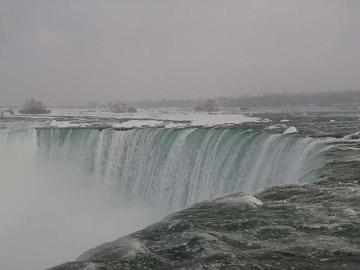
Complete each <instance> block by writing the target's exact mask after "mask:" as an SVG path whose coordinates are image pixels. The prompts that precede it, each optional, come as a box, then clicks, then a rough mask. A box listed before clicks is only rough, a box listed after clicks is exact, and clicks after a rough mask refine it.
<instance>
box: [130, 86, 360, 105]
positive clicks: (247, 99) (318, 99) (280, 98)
mask: <svg viewBox="0 0 360 270" xmlns="http://www.w3.org/2000/svg"><path fill="white" fill-rule="evenodd" d="M205 100H208V99H197V100H193V99H183V100H168V99H163V100H159V101H141V102H136V103H134V104H133V105H134V106H136V107H195V106H197V105H199V104H202V103H203V102H204V101H205ZM213 100H214V101H215V103H216V105H217V106H218V107H238V108H249V107H290V106H327V107H334V106H346V107H349V106H360V90H357V91H342V92H340V91H339V92H321V93H297V94H294V93H287V92H284V93H276V94H264V95H257V96H250V95H243V96H240V97H217V98H214V99H213Z"/></svg>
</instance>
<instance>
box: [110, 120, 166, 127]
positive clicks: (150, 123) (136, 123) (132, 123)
mask: <svg viewBox="0 0 360 270" xmlns="http://www.w3.org/2000/svg"><path fill="white" fill-rule="evenodd" d="M112 126H113V127H114V128H137V127H158V126H164V121H157V120H129V121H126V122H123V123H114V124H113V125H112Z"/></svg>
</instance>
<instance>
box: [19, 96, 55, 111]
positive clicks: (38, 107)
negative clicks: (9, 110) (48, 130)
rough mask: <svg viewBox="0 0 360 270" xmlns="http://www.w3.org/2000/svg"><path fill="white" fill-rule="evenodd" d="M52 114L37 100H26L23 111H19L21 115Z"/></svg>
mask: <svg viewBox="0 0 360 270" xmlns="http://www.w3.org/2000/svg"><path fill="white" fill-rule="evenodd" d="M50 112H51V111H50V110H48V109H47V108H46V107H45V106H44V104H43V103H42V102H41V101H40V100H36V99H35V98H31V99H28V100H26V101H25V103H24V105H23V107H22V109H20V110H19V113H23V114H48V113H50Z"/></svg>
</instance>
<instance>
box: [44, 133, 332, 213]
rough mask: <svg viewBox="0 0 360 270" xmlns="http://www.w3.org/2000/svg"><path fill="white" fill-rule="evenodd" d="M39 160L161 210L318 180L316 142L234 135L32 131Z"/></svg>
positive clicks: (322, 148) (320, 148) (320, 146)
mask: <svg viewBox="0 0 360 270" xmlns="http://www.w3.org/2000/svg"><path fill="white" fill-rule="evenodd" d="M37 136H38V138H37V140H38V146H39V153H40V156H41V158H43V159H46V160H53V161H56V162H57V163H61V164H66V166H67V168H72V170H78V171H79V172H81V173H82V174H85V175H87V176H88V177H89V179H92V180H93V181H95V182H96V183H97V184H99V185H104V186H106V187H110V188H111V189H112V190H115V191H116V192H118V194H119V196H121V197H123V198H126V199H131V200H135V201H140V202H144V203H150V204H152V205H154V206H155V207H158V208H164V209H165V210H166V211H173V210H177V209H181V208H183V207H185V206H188V205H190V204H191V203H194V202H197V201H200V200H206V199H211V198H214V197H216V196H219V195H222V194H226V193H231V192H236V191H244V192H255V191H259V190H262V189H264V188H266V187H269V186H273V185H282V184H291V183H303V182H306V181H311V180H314V179H316V171H317V169H320V168H321V167H322V165H323V163H324V162H325V158H324V157H323V153H324V152H326V150H327V149H328V146H327V144H326V143H324V142H323V141H321V140H319V139H313V138H303V137H299V136H294V135H283V134H281V135H280V134H270V133H266V132H254V131H241V130H238V129H233V128H226V127H216V128H188V129H172V128H169V129H166V128H144V129H133V130H127V131H117V130H112V129H104V130H98V129H71V128H70V129H59V128H51V129H48V128H45V129H38V130H37Z"/></svg>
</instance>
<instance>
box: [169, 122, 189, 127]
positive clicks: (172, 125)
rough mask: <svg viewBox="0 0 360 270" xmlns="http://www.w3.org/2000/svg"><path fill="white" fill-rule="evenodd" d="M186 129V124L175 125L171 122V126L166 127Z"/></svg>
mask: <svg viewBox="0 0 360 270" xmlns="http://www.w3.org/2000/svg"><path fill="white" fill-rule="evenodd" d="M184 127H186V124H184V123H174V122H170V123H169V124H167V125H166V126H165V128H184Z"/></svg>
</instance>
